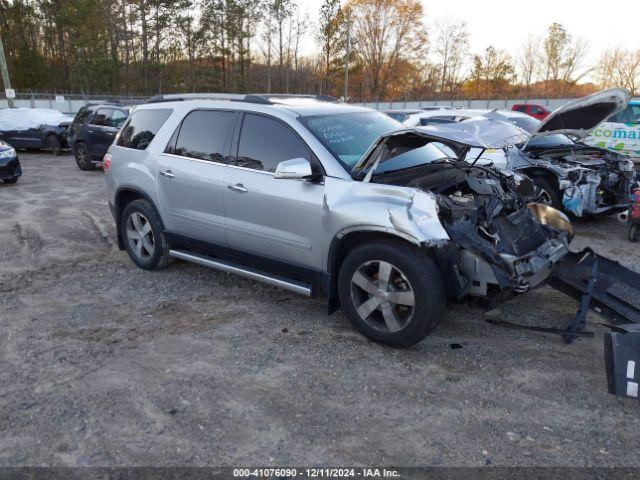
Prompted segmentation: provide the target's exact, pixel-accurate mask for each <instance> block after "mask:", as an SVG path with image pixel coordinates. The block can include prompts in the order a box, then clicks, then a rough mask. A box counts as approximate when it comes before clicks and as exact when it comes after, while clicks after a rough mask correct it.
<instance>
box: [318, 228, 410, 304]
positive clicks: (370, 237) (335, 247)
mask: <svg viewBox="0 0 640 480" xmlns="http://www.w3.org/2000/svg"><path fill="white" fill-rule="evenodd" d="M381 240H393V241H396V242H400V243H404V244H406V245H408V246H412V247H415V248H418V247H420V246H421V244H420V242H419V241H416V240H414V239H412V238H411V237H409V236H405V235H401V234H399V233H398V232H393V231H391V232H390V231H388V230H385V229H374V228H370V227H367V228H360V229H351V230H347V231H342V232H340V233H338V234H337V235H336V236H335V237H334V238H333V240H332V241H331V245H330V246H329V252H328V255H327V275H326V277H325V285H323V289H324V291H325V292H326V294H327V297H328V300H329V302H328V313H329V314H332V313H333V312H335V311H336V310H338V309H339V308H340V298H339V296H338V273H339V272H340V267H341V265H342V262H343V261H344V259H345V258H346V257H347V255H348V253H349V252H350V251H352V250H353V249H355V248H357V247H359V246H360V245H364V244H366V243H371V242H375V241H381Z"/></svg>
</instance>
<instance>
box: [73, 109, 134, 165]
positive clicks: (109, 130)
mask: <svg viewBox="0 0 640 480" xmlns="http://www.w3.org/2000/svg"><path fill="white" fill-rule="evenodd" d="M129 113H131V107H128V106H123V105H118V104H96V105H87V106H85V107H82V108H81V109H80V110H79V111H78V113H77V114H76V117H75V118H74V119H73V123H72V124H71V126H70V127H69V131H68V134H67V139H68V141H69V145H70V146H71V150H72V151H73V154H74V156H75V157H76V163H77V164H78V167H80V169H81V170H94V169H95V168H96V166H98V165H101V164H102V159H103V158H104V155H105V153H107V149H108V148H109V146H110V145H111V143H113V139H114V138H115V136H116V134H117V133H118V131H119V130H120V127H122V125H123V124H124V122H125V120H126V119H127V117H128V116H129Z"/></svg>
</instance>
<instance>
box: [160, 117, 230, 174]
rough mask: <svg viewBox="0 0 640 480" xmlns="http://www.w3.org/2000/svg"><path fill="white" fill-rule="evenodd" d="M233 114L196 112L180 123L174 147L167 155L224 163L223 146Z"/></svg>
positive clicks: (168, 150)
mask: <svg viewBox="0 0 640 480" xmlns="http://www.w3.org/2000/svg"><path fill="white" fill-rule="evenodd" d="M234 116H235V113H234V112H223V111H214V110H196V111H194V112H191V113H190V114H188V115H187V116H186V117H185V119H184V120H183V121H182V126H181V127H180V131H179V133H178V138H177V140H176V143H175V147H173V148H171V147H170V148H168V149H167V153H173V154H175V155H181V156H183V157H190V158H197V159H199V160H207V161H210V162H216V163H225V159H224V146H225V143H226V141H227V138H228V135H229V132H230V130H231V125H232V124H233V119H234Z"/></svg>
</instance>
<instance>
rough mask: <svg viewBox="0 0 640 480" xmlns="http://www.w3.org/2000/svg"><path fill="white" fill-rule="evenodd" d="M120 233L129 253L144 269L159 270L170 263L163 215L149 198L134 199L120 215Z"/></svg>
mask: <svg viewBox="0 0 640 480" xmlns="http://www.w3.org/2000/svg"><path fill="white" fill-rule="evenodd" d="M120 232H121V233H120V234H121V235H122V241H123V243H124V245H125V248H126V250H127V253H128V254H129V257H130V258H131V260H132V261H133V263H135V264H136V265H137V266H138V267H140V268H141V269H143V270H158V269H161V268H164V267H166V266H167V265H168V264H169V261H170V259H171V257H169V244H168V242H167V239H166V237H165V235H164V227H163V225H162V221H161V220H160V216H159V215H158V214H157V213H156V211H155V209H154V208H153V206H151V204H150V203H149V202H148V201H146V200H134V201H133V202H131V203H129V204H128V205H127V206H126V207H125V208H124V210H123V212H122V216H121V217H120Z"/></svg>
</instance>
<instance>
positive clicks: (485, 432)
mask: <svg viewBox="0 0 640 480" xmlns="http://www.w3.org/2000/svg"><path fill="white" fill-rule="evenodd" d="M21 161H22V163H23V167H24V172H25V174H24V177H23V178H22V179H21V180H20V181H19V182H18V184H17V185H15V186H12V185H0V212H2V220H0V328H1V331H2V335H0V345H1V348H0V355H1V358H2V362H1V363H0V366H1V368H0V465H5V466H6V465H101V466H115V465H120V466H122V465H216V466H221V465H232V466H245V465H264V466H268V465H279V466H283V465H318V464H323V465H333V466H344V465H354V464H355V465H373V464H375V465H421V466H426V465H473V466H481V465H487V464H491V465H635V466H638V465H640V457H638V451H639V450H638V449H639V448H640V435H639V434H638V432H639V431H640V415H639V413H640V404H638V402H634V401H632V400H623V399H618V398H616V397H613V396H611V395H609V394H608V393H607V392H606V377H605V371H604V366H603V355H602V351H603V348H602V343H603V342H602V334H603V332H604V331H605V330H604V328H602V327H599V326H597V325H593V324H591V325H590V326H589V328H590V329H592V330H595V331H596V333H597V334H596V338H595V339H583V340H580V341H578V342H577V343H575V344H573V345H564V344H562V342H561V341H560V340H559V339H558V338H557V337H554V336H551V335H545V334H539V333H532V332H527V331H518V330H509V329H504V328H500V327H493V326H490V325H488V324H487V323H486V322H485V321H484V317H483V314H482V312H481V311H479V310H477V309H473V308H470V307H465V306H458V305H453V306H451V307H450V309H449V313H448V315H447V317H446V319H445V321H444V323H443V324H442V325H441V327H440V328H439V329H438V330H437V332H436V333H435V334H434V335H433V336H431V337H429V338H428V339H427V340H425V341H424V342H422V343H420V344H419V345H418V346H416V347H414V348H411V349H409V350H404V351H398V350H393V349H390V348H385V347H382V346H379V345H376V344H374V343H371V342H369V341H367V340H366V339H364V338H363V337H361V336H360V335H359V334H357V333H356V332H355V331H354V330H353V329H352V328H351V326H350V325H349V324H348V322H347V320H346V319H345V318H344V317H343V316H342V314H340V313H337V314H334V315H333V316H331V317H328V316H327V315H326V314H325V302H324V301H323V299H321V298H313V299H311V300H309V299H306V298H303V297H298V296H296V295H293V294H289V293H287V292H285V291H283V290H278V289H276V288H272V287H269V286H265V285H262V284H259V283H255V282H251V281H248V280H243V279H240V278H237V277H234V276H231V275H227V274H222V273H217V272H215V271H211V270H207V269H205V268H202V267H198V266H193V265H189V264H185V263H175V264H174V265H173V266H172V267H170V268H169V269H168V270H165V271H162V272H158V273H155V272H153V273H150V272H144V271H141V270H138V269H136V268H135V267H134V265H133V264H132V263H131V262H130V261H129V259H128V257H127V256H126V254H125V253H124V252H120V251H119V250H118V249H117V246H116V240H115V238H114V226H113V221H112V218H111V216H110V213H109V211H108V207H107V203H106V195H105V188H104V183H103V177H102V174H101V173H100V172H82V171H80V170H79V169H78V168H77V167H76V165H75V163H74V160H73V158H72V157H71V156H62V157H54V156H52V155H48V154H38V153H23V154H22V155H21ZM577 230H578V232H579V237H578V238H577V239H576V241H575V246H576V248H578V247H580V248H581V247H583V246H585V245H591V246H592V247H593V248H595V249H596V250H597V251H598V252H600V253H603V254H606V255H609V256H611V257H614V258H616V259H618V260H620V261H621V262H623V263H625V264H627V265H628V266H631V267H633V268H635V269H636V270H640V250H638V247H637V246H634V245H632V244H630V243H628V242H627V241H626V237H625V235H626V230H625V226H623V225H621V224H619V223H617V221H616V220H615V219H613V218H604V219H600V220H598V221H588V222H581V223H579V224H578V225H577ZM576 309H577V303H575V302H574V301H572V300H570V299H568V298H567V297H565V296H563V295H562V294H560V293H558V292H556V291H554V290H552V289H550V288H548V287H547V288H543V289H540V290H537V291H534V292H531V293H529V294H527V295H525V296H522V297H519V298H517V299H514V300H513V301H510V302H509V303H507V304H506V305H504V306H503V307H501V313H500V316H501V317H502V318H504V319H507V320H510V321H515V322H520V323H527V322H529V323H532V324H545V325H549V326H564V325H565V324H566V323H567V322H568V321H570V319H571V317H572V316H573V315H574V314H575V311H576ZM589 320H590V323H592V322H599V321H602V319H601V318H599V317H597V316H595V315H590V318H589ZM452 344H459V345H461V346H462V348H455V349H453V348H451V345H452Z"/></svg>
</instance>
